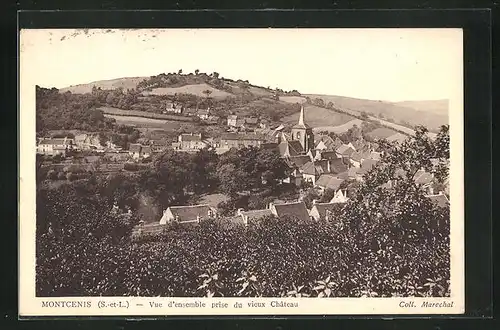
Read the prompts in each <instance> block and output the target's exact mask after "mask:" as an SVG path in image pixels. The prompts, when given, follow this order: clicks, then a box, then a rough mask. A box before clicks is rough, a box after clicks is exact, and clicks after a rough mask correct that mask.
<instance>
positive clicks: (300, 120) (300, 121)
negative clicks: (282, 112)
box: [299, 105, 305, 126]
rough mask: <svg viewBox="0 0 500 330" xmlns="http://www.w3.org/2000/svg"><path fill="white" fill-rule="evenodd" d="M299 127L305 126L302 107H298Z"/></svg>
mask: <svg viewBox="0 0 500 330" xmlns="http://www.w3.org/2000/svg"><path fill="white" fill-rule="evenodd" d="M299 125H301V126H305V124H304V106H303V105H302V106H301V107H300V117H299Z"/></svg>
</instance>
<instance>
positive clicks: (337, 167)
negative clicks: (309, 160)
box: [330, 158, 348, 173]
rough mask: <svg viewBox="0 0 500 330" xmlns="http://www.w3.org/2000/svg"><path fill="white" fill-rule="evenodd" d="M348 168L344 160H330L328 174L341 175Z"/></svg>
mask: <svg viewBox="0 0 500 330" xmlns="http://www.w3.org/2000/svg"><path fill="white" fill-rule="evenodd" d="M347 169H348V166H347V164H346V163H345V161H344V159H342V158H337V159H333V160H330V172H331V173H342V172H345V171H347Z"/></svg>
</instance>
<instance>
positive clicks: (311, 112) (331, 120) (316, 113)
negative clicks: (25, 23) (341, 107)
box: [282, 104, 356, 131]
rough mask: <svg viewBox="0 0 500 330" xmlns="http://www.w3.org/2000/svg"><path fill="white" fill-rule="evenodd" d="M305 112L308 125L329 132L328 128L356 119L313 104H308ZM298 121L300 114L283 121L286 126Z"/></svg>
mask: <svg viewBox="0 0 500 330" xmlns="http://www.w3.org/2000/svg"><path fill="white" fill-rule="evenodd" d="M304 111H305V120H306V122H307V124H309V125H310V126H311V127H322V128H324V129H325V130H327V128H326V127H335V126H340V125H344V124H346V123H348V122H351V121H353V120H355V119H356V118H354V117H351V116H349V115H347V114H343V113H339V112H336V111H334V110H330V109H326V108H322V107H318V106H315V105H311V104H306V105H305V106H304ZM298 120H299V113H298V112H297V113H294V114H291V115H289V116H286V117H284V118H283V119H282V121H283V122H284V123H286V124H295V123H297V121H298ZM348 128H350V127H347V128H346V129H345V130H346V131H347V129H348Z"/></svg>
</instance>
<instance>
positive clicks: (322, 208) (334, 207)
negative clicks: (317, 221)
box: [313, 203, 344, 221]
mask: <svg viewBox="0 0 500 330" xmlns="http://www.w3.org/2000/svg"><path fill="white" fill-rule="evenodd" d="M343 207H344V205H342V204H339V203H316V204H314V205H313V209H314V208H316V210H317V211H318V214H319V216H320V217H321V218H322V219H325V217H326V215H327V212H330V214H331V215H333V216H334V215H335V213H336V212H338V211H340V209H342V208H343ZM329 220H330V221H331V220H332V219H329Z"/></svg>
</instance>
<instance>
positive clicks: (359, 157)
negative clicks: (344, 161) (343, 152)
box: [351, 151, 363, 162]
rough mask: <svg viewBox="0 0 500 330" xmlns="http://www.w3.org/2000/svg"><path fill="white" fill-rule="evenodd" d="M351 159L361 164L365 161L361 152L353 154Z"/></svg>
mask: <svg viewBox="0 0 500 330" xmlns="http://www.w3.org/2000/svg"><path fill="white" fill-rule="evenodd" d="M351 159H352V160H354V161H356V162H361V160H362V159H363V155H361V152H357V151H356V152H353V153H352V155H351Z"/></svg>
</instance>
